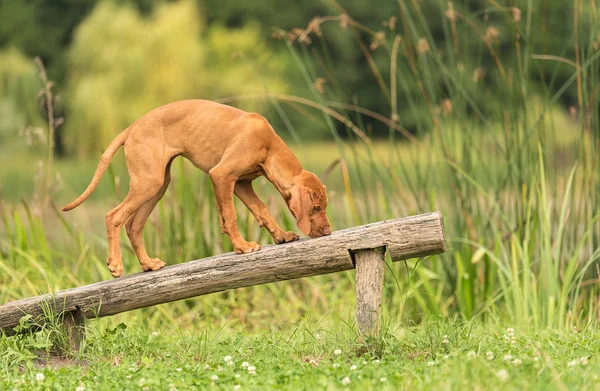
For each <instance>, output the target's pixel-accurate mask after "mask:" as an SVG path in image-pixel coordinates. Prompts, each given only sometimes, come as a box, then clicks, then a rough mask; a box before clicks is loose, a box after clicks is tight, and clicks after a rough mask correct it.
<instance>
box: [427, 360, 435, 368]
mask: <svg viewBox="0 0 600 391" xmlns="http://www.w3.org/2000/svg"><path fill="white" fill-rule="evenodd" d="M434 365H435V361H429V362H428V363H427V366H428V367H432V366H434Z"/></svg>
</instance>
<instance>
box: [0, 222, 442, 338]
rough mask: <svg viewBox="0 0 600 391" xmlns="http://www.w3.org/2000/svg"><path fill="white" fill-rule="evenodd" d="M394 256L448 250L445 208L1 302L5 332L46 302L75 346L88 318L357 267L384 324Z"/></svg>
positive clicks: (366, 306)
mask: <svg viewBox="0 0 600 391" xmlns="http://www.w3.org/2000/svg"><path fill="white" fill-rule="evenodd" d="M386 250H387V251H388V252H389V254H390V257H391V259H392V261H399V260H403V259H409V258H417V257H423V256H427V255H432V254H439V253H442V252H444V251H445V250H446V241H445V238H444V226H443V220H442V214H441V213H439V212H434V213H428V214H422V215H418V216H413V217H406V218H399V219H394V220H386V221H381V222H378V223H373V224H367V225H362V226H359V227H354V228H349V229H345V230H341V231H336V232H333V233H332V234H331V235H330V236H324V237H320V238H314V239H303V240H299V241H296V242H291V243H287V244H281V245H272V246H267V247H265V248H263V249H262V250H260V251H258V252H254V253H250V254H244V255H239V254H235V253H228V254H223V255H216V256H213V257H209V258H204V259H199V260H196V261H191V262H187V263H183V264H178V265H172V266H167V267H165V268H163V269H161V270H158V271H154V272H146V273H137V274H132V275H128V276H124V277H121V278H117V279H114V280H109V281H102V282H98V283H95V284H91V285H86V286H82V287H78V288H72V289H67V290H64V291H60V292H56V293H55V294H46V295H42V296H37V297H31V298H28V299H23V300H17V301H13V302H9V303H7V304H4V305H2V306H0V332H4V333H5V334H6V335H12V334H15V333H16V332H15V330H14V328H15V326H17V325H19V319H20V318H21V317H23V316H24V315H26V314H29V315H32V316H33V318H32V319H33V320H35V323H36V324H43V322H44V309H46V312H48V309H50V313H53V314H57V315H58V316H61V319H62V320H63V323H64V325H65V327H66V330H67V332H68V333H69V336H70V338H71V342H72V346H73V347H74V348H76V349H78V348H79V344H80V341H81V339H82V338H83V337H84V336H85V333H84V327H83V326H84V320H85V318H99V317H103V316H108V315H115V314H118V313H121V312H126V311H131V310H134V309H138V308H144V307H149V306H153V305H156V304H162V303H168V302H172V301H176V300H181V299H187V298H190V297H195V296H200V295H206V294H209V293H214V292H221V291H224V290H227V289H235V288H241V287H246V286H251V285H260V284H266V283H269V282H275V281H284V280H291V279H295V278H302V277H309V276H316V275H320V274H328V273H335V272H340V271H344V270H350V269H354V268H356V302H357V323H358V328H359V331H360V332H361V333H363V334H365V333H373V332H377V331H378V329H379V317H380V316H379V315H380V307H381V293H382V289H383V275H384V267H385V263H384V257H385V251H386Z"/></svg>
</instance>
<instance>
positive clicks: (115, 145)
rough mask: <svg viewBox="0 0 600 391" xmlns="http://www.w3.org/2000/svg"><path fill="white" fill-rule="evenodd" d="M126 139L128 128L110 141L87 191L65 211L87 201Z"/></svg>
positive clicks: (64, 210) (64, 208)
mask: <svg viewBox="0 0 600 391" xmlns="http://www.w3.org/2000/svg"><path fill="white" fill-rule="evenodd" d="M125 140H127V129H125V130H124V131H122V132H121V133H120V134H119V135H118V136H117V137H115V139H114V140H113V141H112V142H111V143H110V145H109V146H108V148H106V151H104V153H103V154H102V157H100V162H99V163H98V167H97V168H96V172H95V173H94V176H93V177H92V180H91V181H90V184H89V185H88V187H87V189H85V191H84V192H83V193H82V194H81V195H80V196H79V197H77V199H76V200H75V201H73V202H71V203H70V204H68V205H66V206H65V207H63V208H62V211H63V212H66V211H68V210H71V209H74V208H76V207H78V206H79V205H80V204H81V203H83V201H85V200H86V199H87V198H88V197H89V196H90V194H92V192H93V191H94V190H95V189H96V186H98V183H99V182H100V178H102V175H103V174H104V172H105V171H106V169H107V168H108V166H109V165H110V161H111V160H112V158H113V156H115V153H116V152H117V150H118V149H119V148H120V147H121V145H123V144H125Z"/></svg>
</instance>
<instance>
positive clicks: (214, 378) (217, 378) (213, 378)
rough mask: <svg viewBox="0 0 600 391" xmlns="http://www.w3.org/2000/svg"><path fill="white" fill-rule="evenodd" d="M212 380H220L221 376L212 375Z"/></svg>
mask: <svg viewBox="0 0 600 391" xmlns="http://www.w3.org/2000/svg"><path fill="white" fill-rule="evenodd" d="M210 380H212V381H217V380H219V376H217V375H212V376H211V377H210Z"/></svg>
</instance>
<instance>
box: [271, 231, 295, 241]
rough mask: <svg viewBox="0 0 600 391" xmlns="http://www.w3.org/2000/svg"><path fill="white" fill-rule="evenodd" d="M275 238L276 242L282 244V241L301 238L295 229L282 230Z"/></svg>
mask: <svg viewBox="0 0 600 391" xmlns="http://www.w3.org/2000/svg"><path fill="white" fill-rule="evenodd" d="M274 239H275V243H277V244H282V243H288V242H293V241H294V240H298V239H300V236H298V234H296V233H295V232H293V231H288V232H283V231H281V232H280V233H279V234H277V235H275V237H274Z"/></svg>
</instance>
